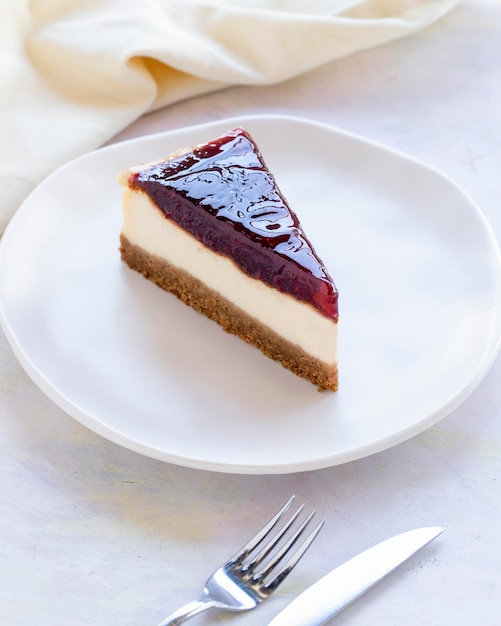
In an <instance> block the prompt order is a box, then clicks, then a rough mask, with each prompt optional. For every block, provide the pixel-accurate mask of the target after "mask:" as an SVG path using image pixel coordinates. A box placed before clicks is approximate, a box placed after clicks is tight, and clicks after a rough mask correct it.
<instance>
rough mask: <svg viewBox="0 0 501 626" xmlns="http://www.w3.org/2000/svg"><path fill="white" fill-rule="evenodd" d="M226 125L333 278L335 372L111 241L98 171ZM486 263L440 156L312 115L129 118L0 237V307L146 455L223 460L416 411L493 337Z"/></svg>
mask: <svg viewBox="0 0 501 626" xmlns="http://www.w3.org/2000/svg"><path fill="white" fill-rule="evenodd" d="M237 125H242V126H244V127H246V128H247V129H248V130H249V131H250V132H251V134H252V135H253V136H254V138H255V139H256V141H257V143H258V145H260V147H261V150H262V152H263V154H264V157H265V159H266V161H267V163H268V165H269V167H270V169H271V170H272V171H273V172H274V173H275V175H276V178H277V179H278V182H279V185H280V186H281V188H282V190H283V192H284V194H285V195H286V197H287V198H288V199H289V201H290V203H291V205H292V207H293V208H294V209H295V210H296V212H297V213H298V214H299V216H300V219H301V221H302V223H303V226H304V228H305V231H306V233H307V234H308V236H309V237H310V239H311V240H312V241H313V242H314V245H315V247H316V249H317V252H318V253H319V255H320V256H321V258H323V260H324V262H325V263H326V265H327V267H328V268H329V270H330V272H331V274H332V275H333V276H334V279H335V281H336V283H337V286H338V288H339V291H340V326H339V333H340V346H339V353H340V389H339V391H338V393H336V394H333V393H330V392H324V393H318V392H317V390H316V388H315V387H314V386H313V385H311V384H310V383H308V382H306V381H303V380H301V379H299V378H297V377H296V376H294V375H293V374H291V373H289V372H287V371H286V370H284V369H282V367H281V366H280V365H278V364H276V363H274V362H272V361H270V360H268V359H267V358H265V357H264V356H262V355H261V353H260V352H258V351H257V350H255V349H254V348H252V347H250V346H247V345H246V344H245V343H243V342H241V341H240V340H239V339H237V338H235V337H233V336H230V335H228V334H226V333H224V332H223V331H222V330H220V329H219V327H218V326H217V325H216V324H214V323H213V322H210V321H209V320H207V319H206V318H204V317H203V316H201V315H199V314H197V313H195V312H194V311H192V310H191V309H189V308H188V307H186V306H185V305H183V304H181V303H180V302H179V301H177V300H176V298H174V297H173V296H171V295H170V294H167V293H164V292H163V291H162V290H160V289H158V288H157V287H155V286H154V285H153V284H151V283H150V282H148V281H146V280H144V279H143V278H142V277H141V276H139V275H138V274H137V273H135V272H132V271H131V270H129V269H128V268H127V267H126V266H125V265H124V264H123V263H122V262H121V260H120V256H119V253H118V250H117V249H118V236H119V231H120V227H121V206H120V202H121V189H120V187H119V185H118V184H117V182H116V176H117V172H118V171H119V170H121V169H123V168H126V167H128V166H130V165H133V164H136V163H140V162H143V161H146V160H151V159H155V158H159V157H162V156H165V155H167V154H168V153H169V152H171V151H173V150H175V149H177V148H179V147H181V146H185V145H192V144H195V143H199V142H202V141H205V140H208V139H211V138H213V137H214V136H217V135H218V134H220V133H222V132H224V131H226V130H229V129H230V128H233V127H235V126H237ZM500 301H501V271H500V258H499V252H498V248H497V245H496V243H495V240H494V238H493V236H492V233H491V231H490V228H489V226H488V224H487V223H486V221H485V219H484V217H483V216H482V213H481V212H480V210H479V209H478V208H477V207H476V206H475V204H474V203H473V202H472V201H471V200H470V199H469V198H468V197H466V196H465V194H464V193H463V192H462V191H461V190H460V189H458V187H457V186H456V185H455V184H454V183H452V182H451V181H450V180H448V179H447V178H445V177H444V176H443V175H441V174H439V173H438V172H436V171H434V170H433V169H431V168H430V167H428V166H426V165H423V164H422V163H419V162H417V161H415V160H413V159H411V158H409V157H406V156H404V155H402V154H399V153H396V152H394V151H392V150H389V149H386V148H384V147H382V146H380V145H377V144H374V143H372V142H369V141H366V140H364V139H361V138H360V137H356V136H354V135H351V134H349V133H346V132H343V131H340V130H337V129H334V128H332V127H329V126H325V125H321V124H317V123H312V122H308V121H306V120H300V119H296V118H288V117H280V116H278V117H276V116H273V117H262V116H258V117H248V118H239V119H231V120H223V121H218V122H214V123H210V124H206V125H202V126H198V127H191V128H185V129H181V130H177V131H174V132H167V133H163V134H159V135H153V136H147V137H143V138H140V139H136V140H132V141H127V142H125V143H122V144H117V145H113V146H111V147H107V148H104V149H102V150H98V151H96V152H93V153H90V154H88V155H86V156H84V157H81V158H79V159H77V160H75V161H73V162H71V163H69V164H68V165H66V166H65V167H63V168H61V169H59V170H58V171H57V172H55V173H54V174H53V175H52V176H50V177H49V178H48V179H47V180H45V182H44V183H42V184H41V185H40V186H39V187H38V188H37V189H36V190H35V191H34V192H33V193H32V194H31V196H30V197H29V198H28V199H27V200H26V202H25V203H24V204H23V206H22V207H21V209H20V210H19V211H18V213H17V214H16V216H15V218H14V219H13V220H12V222H11V223H10V225H9V227H8V229H7V231H6V233H5V235H4V237H3V241H2V244H1V248H0V311H1V314H0V317H1V320H2V325H3V328H4V331H5V333H6V335H7V337H8V339H9V341H10V343H11V345H12V347H13V349H14V351H15V353H16V355H17V357H18V358H19V360H20V362H21V363H22V365H23V366H24V368H25V369H26V371H27V372H28V374H29V375H30V376H31V377H32V378H33V380H34V381H35V382H36V383H37V384H38V385H39V386H40V387H41V389H42V390H43V391H44V392H45V393H46V394H47V395H48V396H49V397H50V398H52V400H53V401H54V402H56V403H57V404H58V405H59V406H60V407H62V408H63V409H64V410H65V411H67V412H68V413H69V414H70V415H72V416H73V417H74V418H76V419H77V420H79V421H80V422H82V423H83V424H85V425H86V426H88V427H89V428H91V429H92V430H94V431H95V432H97V433H99V434H101V435H102V436H104V437H106V438H108V439H110V440H112V441H114V442H116V443H118V444H121V445H122V446H125V447H127V448H130V449H132V450H135V451H137V452H139V453H142V454H145V455H148V456H150V457H153V458H156V459H161V460H164V461H168V462H172V463H176V464H180V465H185V466H189V467H195V468H203V469H209V470H215V471H223V472H235V473H256V474H257V473H286V472H294V471H302V470H309V469H316V468H321V467H327V466H331V465H335V464H339V463H343V462H346V461H351V460H354V459H357V458H360V457H363V456H366V455H369V454H372V453H375V452H377V451H380V450H383V449H385V448H388V447H389V446H393V445H395V444H397V443H399V442H402V441H404V440H405V439H407V438H409V437H411V436H413V435H415V434H417V433H419V432H421V431H423V430H424V429H426V428H427V427H429V426H431V425H432V424H434V423H436V422H437V421H438V420H439V419H440V418H442V417H444V416H445V415H446V414H447V413H449V412H450V411H451V410H452V409H454V408H455V407H456V406H457V405H458V404H459V403H460V402H461V401H462V400H464V398H465V397H466V396H467V395H468V394H469V393H471V391H472V390H473V389H474V388H475V386H476V385H477V384H478V383H479V382H480V380H481V379H482V377H483V376H484V374H485V373H486V371H487V369H488V368H489V366H490V365H491V363H492V361H493V359H494V357H495V355H496V352H497V350H498V347H499V343H500V328H501V315H500Z"/></svg>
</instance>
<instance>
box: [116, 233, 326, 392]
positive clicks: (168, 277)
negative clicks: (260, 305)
mask: <svg viewBox="0 0 501 626" xmlns="http://www.w3.org/2000/svg"><path fill="white" fill-rule="evenodd" d="M120 253H121V256H122V259H123V260H124V261H125V263H127V265H128V266H129V267H130V268H131V269H133V270H136V271H137V272H139V273H141V274H143V276H145V277H146V278H147V279H149V280H151V281H152V282H154V283H155V284H156V285H158V286H159V287H161V288H162V289H164V290H165V291H168V292H170V293H172V294H174V295H175V296H177V297H178V298H179V299H180V300H182V301H183V302H184V303H185V304H187V305H189V306H191V307H192V308H193V309H195V310H196V311H199V312H200V313H202V314H204V315H206V316H207V317H209V318H210V319H212V320H214V321H215V322H217V323H218V324H219V326H221V328H222V329H223V330H225V331H226V332H228V333H231V334H233V335H237V336H238V337H240V339H243V340H244V341H246V342H247V343H249V344H252V345H253V346H255V347H256V348H259V350H261V352H263V354H265V355H266V356H267V357H269V358H271V359H273V360H275V361H278V362H280V363H281V364H282V365H283V367H285V368H286V369H288V370H290V371H292V372H293V373H294V374H296V375H297V376H300V377H302V378H306V379H307V380H309V381H310V382H312V383H313V384H314V385H317V386H318V390H319V391H323V390H331V391H336V390H337V387H338V371H337V365H329V364H327V363H324V362H323V361H320V360H319V359H316V358H314V357H312V356H311V355H309V354H307V353H305V352H304V351H303V350H302V349H301V347H299V346H297V345H294V344H292V343H290V342H289V341H287V340H285V339H284V338H283V337H280V336H279V335H277V334H276V333H275V332H274V331H273V330H271V329H270V328H268V327H266V326H265V325H264V324H262V323H260V322H259V321H258V320H256V319H255V318H253V317H251V316H249V315H248V314H247V313H245V312H244V311H243V310H241V309H240V308H239V307H237V306H235V305H234V304H233V303H232V302H230V301H229V300H227V299H226V298H224V297H223V296H222V295H221V294H219V293H217V292H216V291H214V290H212V289H210V288H209V287H207V286H206V285H205V284H204V283H203V282H202V281H200V280H198V279H197V278H195V277H193V276H191V275H190V274H189V273H188V272H186V271H184V270H182V269H180V268H176V267H174V266H173V265H171V264H170V263H168V262H167V261H166V260H165V259H162V258H160V257H158V256H156V255H154V254H151V253H150V252H148V251H146V250H144V249H143V248H141V247H140V246H138V245H135V244H133V243H131V242H130V241H129V240H128V239H127V237H126V236H125V235H124V234H122V235H121V236H120Z"/></svg>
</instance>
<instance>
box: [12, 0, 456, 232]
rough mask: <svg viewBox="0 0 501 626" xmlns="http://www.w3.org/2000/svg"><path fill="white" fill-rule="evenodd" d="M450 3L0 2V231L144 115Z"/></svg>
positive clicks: (404, 24)
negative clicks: (75, 161) (39, 188)
mask: <svg viewBox="0 0 501 626" xmlns="http://www.w3.org/2000/svg"><path fill="white" fill-rule="evenodd" d="M456 3H457V0H307V1H304V0H141V1H139V0H32V1H29V0H2V19H1V20H0V77H1V83H0V138H1V141H2V150H1V151H0V185H1V194H0V232H2V231H3V228H4V226H5V224H6V223H7V221H8V220H9V218H10V217H11V216H12V214H13V213H14V211H15V210H16V208H17V207H18V206H19V204H20V203H21V202H22V201H23V199H24V198H25V197H26V195H27V194H28V193H29V192H30V191H31V190H32V189H33V187H35V186H36V184H37V183H39V182H40V181H41V180H42V179H43V178H44V177H45V176H47V175H48V174H49V173H50V172H51V171H53V170H54V169H56V168H57V167H58V166H59V165H61V164H63V163H64V162H66V161H68V160H69V159H71V158H74V157H76V156H78V155H80V154H82V153H84V152H86V151H88V150H91V149H93V148H96V147H98V146H99V145H101V144H102V143H103V142H105V141H106V140H107V139H109V138H111V137H112V136H113V135H114V134H116V133H117V132H118V131H120V130H121V129H123V128H124V127H126V126H127V125H128V124H130V123H131V122H132V121H133V120H135V119H136V118H138V117H139V116H140V115H142V114H143V113H145V112H148V111H151V110H154V109H156V108H158V107H162V106H165V105H168V104H171V103H173V102H176V101H179V100H182V99H185V98H189V97H192V96H195V95H200V94H202V93H205V92H208V91H211V90H214V89H218V88H221V87H224V86H228V85H235V84H246V85H263V84H271V83H276V82H279V81H284V80H287V79H288V78H291V77H294V76H296V75H298V74H300V73H302V72H306V71H308V70H310V69H312V68H314V67H317V66H319V65H320V64H323V63H326V62H328V61H331V60H334V59H337V58H340V57H343V56H346V55H348V54H350V53H353V52H355V51H357V50H362V49H366V48H369V47H371V46H376V45H380V44H383V43H385V42H388V41H391V40H393V39H396V38H397V37H401V36H404V35H408V34H411V33H413V32H415V31H417V30H419V29H422V28H424V27H426V26H428V25H429V24H430V23H432V22H433V21H435V20H437V19H438V18H440V17H441V16H442V15H444V14H445V13H446V12H447V11H449V10H450V9H451V8H452V7H453V6H454V5H455V4H456Z"/></svg>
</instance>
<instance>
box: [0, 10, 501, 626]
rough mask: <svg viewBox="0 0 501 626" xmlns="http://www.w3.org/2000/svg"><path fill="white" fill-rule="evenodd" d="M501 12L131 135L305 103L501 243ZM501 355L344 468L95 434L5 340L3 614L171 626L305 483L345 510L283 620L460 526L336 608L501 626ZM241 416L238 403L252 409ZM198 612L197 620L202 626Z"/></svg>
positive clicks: (61, 622) (449, 20)
mask: <svg viewBox="0 0 501 626" xmlns="http://www.w3.org/2000/svg"><path fill="white" fill-rule="evenodd" d="M500 37H501V7H500V6H499V4H497V3H493V2H491V3H482V2H475V3H473V2H467V3H465V4H463V5H462V6H460V7H459V8H458V9H456V10H455V11H453V12H452V13H451V14H450V15H449V16H446V17H445V18H444V19H443V20H442V21H441V22H439V23H437V24H436V25H435V26H433V27H431V28H430V29H429V30H426V31H424V32H422V33H420V34H417V35H414V36H412V37H410V38H408V39H406V40H402V41H399V42H396V43H393V44H390V45H386V46H384V47H380V48H378V49H376V50H370V51H367V52H363V53H359V54H357V55H355V56H353V57H349V58H347V59H345V60H342V61H338V62H337V63H333V64H329V65H326V66H324V67H323V68H321V69H319V70H316V71H314V72H312V73H310V74H307V75H305V76H303V77H301V78H298V79H296V80H293V81H290V82H288V83H284V84H282V85H278V86H275V87H259V88H247V87H246V88H232V89H228V90H226V91H224V92H221V93H215V94H212V95H210V96H204V97H200V98H198V99H194V100H190V101H187V102H185V103H183V104H180V105H178V106H174V107H171V108H170V109H166V110H163V111H159V112H158V113H156V114H153V115H150V116H148V117H146V118H143V119H142V120H141V121H140V122H138V123H137V124H135V125H134V126H133V127H132V128H130V129H129V130H128V131H127V132H125V133H122V135H121V138H125V137H132V136H136V135H140V134H143V133H148V132H156V131H159V130H165V129H169V128H175V127H179V126H184V125H187V124H192V123H198V122H203V121H208V120H211V119H214V118H221V117H226V116H228V115H236V114H247V113H256V112H257V113H259V112H262V113H264V112H265V113H269V112H274V113H291V114H298V115H303V116H307V117H310V118H313V119H317V120H319V121H325V122H328V123H331V124H334V125H337V126H340V127H342V128H346V129H348V130H351V131H354V132H357V133H361V134H365V135H367V136H369V137H371V138H373V139H376V140H378V141H381V142H384V143H386V144H389V145H391V146H394V147H396V148H398V149H401V150H404V151H405V152H408V153H410V154H412V155H414V156H416V157H418V158H420V159H423V160H425V161H428V162H429V163H431V164H432V165H434V166H436V167H438V168H439V169H442V170H443V171H444V172H445V173H447V174H449V175H450V176H452V177H453V178H455V179H456V180H457V181H458V182H460V183H461V184H462V185H463V187H464V188H466V190H467V191H469V192H470V193H471V195H472V196H473V197H474V198H475V199H476V200H477V202H478V203H479V204H480V206H481V207H482V208H483V210H484V211H485V213H486V215H487V216H488V218H489V220H490V222H491V224H492V226H493V229H494V232H495V233H496V235H497V238H498V240H501V213H500V211H499V198H500V197H501V177H500V175H499V173H500V171H501V157H500V146H501V131H500V129H501V106H500V105H501V63H500V47H499V41H500ZM500 375H501V361H500V359H499V358H498V360H497V361H496V363H495V364H494V366H493V368H492V370H491V371H490V373H489V374H488V375H487V377H486V378H485V380H484V381H483V382H482V384H481V385H480V386H479V388H478V389H477V390H476V391H475V392H474V394H473V395H472V396H470V398H468V400H467V401H465V402H464V403H463V404H462V405H461V406H460V407H459V408H458V409H456V410H455V411H454V413H453V414H451V415H450V416H449V417H448V418H447V419H445V420H444V421H443V422H441V423H440V424H439V425H438V426H435V427H434V428H432V429H430V430H429V431H427V432H426V433H424V434H422V435H419V436H417V437H415V438H413V439H412V440H410V441H408V442H406V443H404V444H401V445H399V446H397V447H395V448H392V449H391V450H388V451H386V452H383V453H380V454H377V455H374V456H372V457H369V458H366V459H363V460H361V461H356V462H353V463H350V464H347V465H343V466H339V467H334V468H332V469H326V470H319V471H315V472H306V473H301V474H292V475H286V476H274V477H267V476H242V475H222V474H214V473H204V472H201V471H196V470H188V469H183V468H179V467H175V466H171V465H167V464H164V463H161V462H158V461H154V460H151V459H148V458H145V457H141V456H139V455H136V454H134V453H132V452H128V451H127V450H124V449H122V448H120V447H118V446H116V445H114V444H112V443H110V442H108V441H106V440H104V439H102V438H100V437H98V436H97V435H95V434H93V433H90V432H89V431H87V430H86V429H85V428H83V427H82V426H80V425H79V424H78V423H77V422H75V421H74V420H73V419H71V418H69V417H68V416H66V415H65V414H64V413H63V412H62V411H60V410H59V409H57V408H56V407H55V406H54V405H53V404H52V402H51V401H50V400H48V399H47V398H45V396H43V394H42V393H41V392H40V391H39V390H38V389H37V388H36V387H35V386H34V385H33V384H32V383H31V381H30V380H29V379H28V377H27V376H26V375H25V374H24V372H23V370H22V369H21V367H20V366H19V365H18V363H17V361H16V360H15V358H14V356H13V355H12V353H11V351H10V348H9V347H8V346H7V344H6V342H5V340H4V338H3V336H2V338H1V340H0V468H1V475H2V484H1V487H0V623H2V624H4V623H5V624H9V626H12V625H16V626H17V625H20V626H24V625H28V624H29V625H30V626H31V625H32V624H37V625H50V626H66V625H70V624H71V625H72V626H84V625H85V626H94V625H95V626H104V625H111V624H117V625H118V624H120V625H125V626H133V625H137V626H145V625H148V624H152V625H155V624H156V623H157V622H158V621H159V620H160V619H161V618H162V617H163V616H164V615H165V614H167V613H168V612H169V611H170V610H172V609H173V608H175V607H176V606H177V605H178V604H181V603H182V602H184V601H187V600H189V599H191V598H192V597H194V596H196V595H198V593H199V590H200V589H201V587H202V585H203V582H204V581H205V578H206V575H207V574H208V573H209V572H210V571H211V570H212V569H213V568H215V567H216V566H217V565H219V563H220V561H221V560H222V559H223V558H224V557H226V556H229V555H230V554H231V553H232V552H233V551H234V549H235V548H237V547H238V546H239V545H240V544H241V543H243V541H244V540H246V539H247V537H248V535H250V534H251V532H253V531H254V530H256V529H257V526H258V525H260V523H261V521H262V520H263V519H264V518H265V517H267V516H268V515H269V514H270V513H271V512H272V511H273V510H274V509H275V508H276V507H278V505H279V504H281V503H282V501H284V500H285V499H286V498H287V497H288V495H289V494H290V493H296V494H297V495H298V497H299V498H300V499H306V500H307V502H308V503H311V505H312V506H314V507H315V508H316V509H317V511H318V512H319V514H320V515H321V516H323V517H325V518H326V520H327V524H326V527H325V528H324V530H323V531H322V533H321V535H320V536H319V538H318V540H317V541H318V543H316V545H315V547H314V548H313V549H312V551H311V552H310V554H308V555H307V556H306V557H305V559H304V560H303V562H302V564H301V565H300V566H299V568H298V569H297V571H296V572H295V573H294V574H293V575H292V577H291V578H290V579H289V581H288V582H287V583H286V584H285V585H284V587H283V588H282V589H281V590H280V591H279V592H277V595H276V596H275V597H274V598H273V599H271V600H269V601H268V602H267V603H265V604H264V605H262V607H260V608H259V609H258V610H257V611H255V612H253V613H249V614H246V615H243V616H234V617H231V618H224V619H221V618H220V617H219V616H215V615H212V616H211V615H207V616H200V617H198V618H194V620H193V624H194V625H195V624H199V625H200V626H202V625H203V624H205V625H208V624H216V623H232V624H245V626H254V625H255V626H258V625H264V624H266V623H267V622H268V621H269V620H270V619H271V617H273V616H274V615H275V614H276V613H277V612H278V610H279V609H280V608H281V607H283V606H285V604H286V603H287V602H288V601H289V600H291V599H292V598H293V597H294V596H295V595H296V594H297V593H298V592H299V591H301V590H302V589H304V588H305V587H306V586H307V585H308V584H311V583H313V582H314V581H315V580H316V579H317V578H318V577H320V576H321V575H323V574H325V573H326V572H327V571H328V570H329V569H331V568H332V567H333V566H335V565H336V564H337V563H339V562H340V561H341V560H343V559H345V558H348V557H350V556H352V555H353V554H355V553H356V552H358V551H360V550H362V549H364V548H366V547H368V546H369V545H371V544H373V543H376V542H377V541H379V540H382V539H385V538H386V537H388V536H389V535H391V534H394V533H396V532H400V531H403V530H408V529H410V528H412V527H415V526H422V525H441V526H443V527H444V528H445V531H444V534H443V535H442V536H441V537H440V538H439V539H437V540H436V541H435V542H434V543H433V544H431V545H430V546H429V547H428V548H426V549H425V551H424V552H423V553H421V555H419V556H418V557H416V558H415V559H413V560H412V561H409V562H408V563H407V564H406V565H405V566H404V567H403V568H401V569H400V570H399V571H398V572H395V573H394V574H393V575H392V576H391V577H390V578H388V579H387V580H386V581H385V582H384V583H382V584H381V585H380V586H378V587H377V588H375V589H374V590H372V591H371V592H370V594H368V595H366V596H365V597H364V598H362V599H360V600H359V601H358V602H357V603H356V604H355V605H353V606H352V607H351V608H349V609H348V610H347V611H346V612H344V613H343V614H341V615H340V616H339V617H338V618H337V619H336V621H335V623H336V624H339V625H343V626H358V625H360V626H362V625H363V626H365V625H366V624H371V626H392V625H395V626H397V625H398V626H400V625H401V624H402V623H405V624H406V625H407V626H418V625H419V626H426V625H429V626H437V625H440V626H442V625H445V626H448V625H450V626H470V625H471V624H482V625H485V626H496V625H497V624H499V623H500V618H499V615H500V614H501V568H500V556H499V555H500V554H501V533H500V532H499V519H500V515H501V491H500V485H499V481H500V474H501V420H500V419H499V414H500V409H501V388H500V385H499V378H500ZM235 419H238V416H235ZM195 620H196V621H195Z"/></svg>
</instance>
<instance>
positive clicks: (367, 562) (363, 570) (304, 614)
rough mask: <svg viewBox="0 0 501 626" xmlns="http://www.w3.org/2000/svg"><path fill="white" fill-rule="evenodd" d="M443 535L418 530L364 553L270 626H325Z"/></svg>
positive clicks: (434, 530)
mask: <svg viewBox="0 0 501 626" xmlns="http://www.w3.org/2000/svg"><path fill="white" fill-rule="evenodd" d="M442 531H443V529H442V528H440V527H438V526H433V527H428V528H417V529H415V530H409V531H407V532H404V533H401V534H400V535H396V536H395V537H391V538H390V539H387V540H386V541H383V542H381V543H378V544H377V545H375V546H373V547H372V548H369V549H368V550H365V552H362V553H361V554H359V555H357V556H355V557H354V558H352V559H350V560H349V561H347V562H346V563H343V564H342V565H340V566H339V567H336V569H334V570H332V572H330V573H329V574H327V575H326V576H324V577H323V578H321V579H320V580H319V581H317V582H316V583H314V584H313V585H312V586H311V587H309V588H308V589H307V590H306V591H304V592H303V593H302V594H301V595H299V596H298V597H297V598H296V599H295V600H293V601H292V602H291V603H290V604H289V605H287V606H286V607H285V609H284V610H283V611H281V612H280V613H279V614H278V615H277V616H276V617H275V618H273V619H272V620H271V622H270V623H269V624H268V626H322V624H325V623H326V622H327V621H329V620H330V619H331V618H332V617H334V615H337V614H338V613H339V612H340V611H342V610H343V609H344V608H346V607H347V606H348V605H349V604H351V603H352V602H353V601H354V600H356V599H357V598H359V597H360V596H361V595H362V594H363V593H365V592H366V591H367V590H369V589H370V588H371V587H373V586H374V585H375V584H376V583H377V582H379V581H380V580H382V579H383V578H384V577H385V576H387V575H388V574H389V573H390V572H392V571H393V570H394V569H395V568H397V567H398V566H399V565H401V564H402V563H403V562H404V561H406V560H407V559H409V558H410V557H411V556H412V555H413V554H415V553H416V552H417V551H418V550H420V549H421V548H424V546H426V545H427V544H429V543H430V541H433V539H435V538H436V537H438V536H439V535H440V534H441V533H442Z"/></svg>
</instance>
